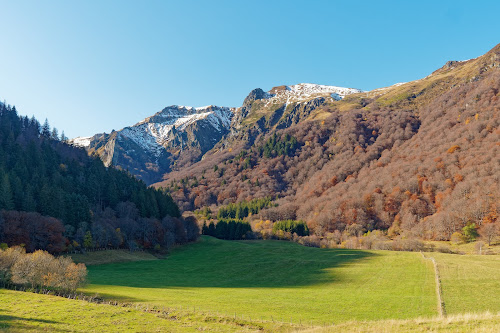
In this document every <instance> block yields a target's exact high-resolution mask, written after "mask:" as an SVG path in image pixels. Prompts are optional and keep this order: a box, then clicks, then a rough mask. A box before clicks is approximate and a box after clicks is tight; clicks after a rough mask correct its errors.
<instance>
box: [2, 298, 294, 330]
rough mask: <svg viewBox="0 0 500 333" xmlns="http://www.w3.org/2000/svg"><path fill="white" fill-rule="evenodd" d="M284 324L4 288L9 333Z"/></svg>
mask: <svg viewBox="0 0 500 333" xmlns="http://www.w3.org/2000/svg"><path fill="white" fill-rule="evenodd" d="M295 329H296V328H294V327H292V326H290V325H286V324H280V323H250V322H248V321H245V320H239V319H236V320H234V319H233V318H223V317H210V316H206V315H201V314H198V315H195V314H189V315H186V314H180V313H177V312H170V313H161V314H160V313H158V314H156V313H150V312H145V311H141V310H136V309H134V308H130V307H120V306H113V305H107V304H94V303H89V302H85V301H78V300H70V299H67V298H63V297H56V296H48V295H39V294H33V293H29V292H19V291H12V290H2V289H0V331H7V332H26V331H30V332H85V333H87V332H199V331H211V332H258V331H268V332H290V331H294V330H295Z"/></svg>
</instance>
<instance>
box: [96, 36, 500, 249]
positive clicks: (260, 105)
mask: <svg viewBox="0 0 500 333" xmlns="http://www.w3.org/2000/svg"><path fill="white" fill-rule="evenodd" d="M499 68H500V45H499V46H496V47H495V48H494V49H492V50H491V51H490V52H488V53H487V54H485V55H483V56H480V57H478V58H475V59H470V60H467V61H449V62H447V63H446V64H445V65H444V66H443V67H441V68H439V69H437V70H436V71H434V72H433V73H431V74H429V75H428V76H427V77H425V78H423V79H420V80H416V81H412V82H406V83H398V84H395V85H393V86H390V87H385V88H380V89H375V90H372V91H361V90H358V89H349V88H340V87H333V86H321V85H313V84H298V85H292V86H278V87H274V88H272V89H271V90H269V91H267V92H265V91H263V90H262V89H254V90H253V91H251V92H250V93H249V95H248V96H247V97H246V98H245V100H244V101H243V104H242V106H241V107H238V108H231V109H227V110H228V111H227V112H226V113H225V114H227V117H226V118H224V119H226V120H227V121H225V122H221V124H222V123H223V124H225V126H224V127H223V126H222V125H221V126H219V127H217V129H215V128H216V127H215V126H211V127H209V125H208V124H207V125H204V126H203V128H204V129H205V130H204V131H202V132H203V133H204V134H206V135H204V136H203V138H204V139H200V137H201V136H200V135H199V133H200V130H199V128H200V127H202V126H201V124H202V123H201V122H202V121H203V119H204V118H202V119H199V118H201V117H199V118H198V117H197V118H190V119H192V121H190V122H189V125H186V126H184V127H182V126H181V127H182V128H181V127H179V128H178V129H177V128H176V132H175V133H174V134H175V135H177V136H176V138H177V140H174V138H173V137H172V135H173V134H172V133H173V127H172V129H170V132H169V131H168V130H167V131H165V132H168V134H167V137H169V138H170V141H165V140H164V139H157V138H160V137H161V138H164V136H161V135H157V134H151V135H149V134H148V136H146V137H147V138H153V139H142V136H141V135H139V134H137V133H148V131H151V130H150V128H153V129H156V128H157V127H159V128H162V126H171V124H172V122H173V121H174V120H173V119H181V118H182V119H187V118H185V117H187V116H186V114H185V113H184V111H182V112H181V111H180V110H182V108H181V107H173V111H174V114H175V117H173V118H170V117H165V118H163V117H156V115H155V116H153V117H151V118H148V119H146V120H144V121H143V122H140V123H139V124H137V125H135V126H133V127H131V128H126V129H124V130H122V131H119V132H113V133H112V134H110V135H107V134H103V135H97V136H94V137H93V138H92V139H91V140H90V145H89V148H88V149H89V151H90V152H97V153H98V154H99V155H100V156H101V158H102V159H103V160H104V161H107V163H108V164H109V162H111V163H112V164H115V165H117V166H120V167H122V168H128V169H129V170H130V172H131V173H133V174H135V175H138V176H139V177H142V179H145V180H146V181H147V182H148V183H151V182H157V183H155V184H154V186H155V187H157V188H166V189H167V190H168V191H169V192H170V193H171V195H172V196H173V198H174V200H175V201H176V202H177V203H178V204H179V205H180V207H181V209H183V210H197V209H202V208H203V209H205V210H206V208H207V207H211V210H212V211H214V210H215V211H216V210H219V209H220V207H221V206H225V205H228V204H232V203H243V202H250V201H251V200H254V199H262V198H272V199H273V202H272V204H270V205H268V206H266V207H263V208H262V209H261V211H260V212H259V213H256V214H254V215H253V216H252V217H251V218H252V219H269V220H272V221H277V220H283V219H301V220H304V221H306V222H307V225H308V227H309V230H310V231H311V233H312V234H314V235H315V236H318V237H320V238H325V237H328V235H333V234H335V233H340V234H346V235H347V236H349V235H351V236H352V235H360V234H361V233H363V232H366V231H371V230H384V231H385V232H387V234H388V235H389V236H391V237H407V238H408V237H410V238H411V237H418V238H421V239H434V240H436V239H437V240H449V239H450V238H451V236H452V235H453V233H455V232H460V231H461V230H462V228H463V227H465V226H467V225H472V226H474V227H477V228H479V227H480V226H481V225H483V224H487V223H497V222H496V221H497V220H498V214H499V213H500V193H499V192H500V186H499V179H500V160H499V158H500V151H499V150H500V141H499V135H500V132H499V124H500V117H499V114H500V112H499V110H500V101H499V97H500V95H499V91H500V70H499ZM167 109H168V108H167ZM189 110H191V111H190V112H191V113H190V115H191V116H192V115H193V114H200V113H199V112H198V111H195V110H197V109H193V108H190V109H189ZM162 112H163V111H162ZM162 112H160V114H161V113H162ZM200 112H201V114H206V113H207V112H208V111H205V110H203V111H200ZM165 119H170V120H165ZM175 121H177V120H175ZM164 123H165V124H167V125H162V124H164ZM132 128H137V129H132ZM168 128H170V127H168ZM208 128H211V129H213V130H208ZM221 128H223V130H220V129H221ZM141 129H142V130H141ZM151 132H152V131H151ZM157 132H161V131H157ZM157 132H155V133H157ZM118 133H124V136H123V138H121V139H118V138H119V135H118ZM130 133H136V134H134V135H135V137H136V139H130V137H129V136H130ZM125 134H126V135H129V136H125ZM138 137H140V138H141V139H138ZM180 138H182V140H181V139H180ZM201 140H203V143H205V145H204V146H203V145H202V142H201ZM125 142H126V143H125ZM129 142H130V143H129ZM160 146H161V147H160ZM144 170H149V173H147V172H145V171H144ZM153 171H154V172H153ZM162 174H163V180H161V179H160V177H161V176H162ZM146 176H148V177H149V178H147V177H146ZM160 180H161V181H160ZM266 200H267V199H266Z"/></svg>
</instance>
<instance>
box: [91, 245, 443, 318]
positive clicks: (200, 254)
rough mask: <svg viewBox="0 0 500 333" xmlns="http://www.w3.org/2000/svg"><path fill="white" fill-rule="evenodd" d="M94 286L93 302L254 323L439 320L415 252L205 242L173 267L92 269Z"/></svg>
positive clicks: (429, 274)
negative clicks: (106, 300) (106, 301)
mask: <svg viewBox="0 0 500 333" xmlns="http://www.w3.org/2000/svg"><path fill="white" fill-rule="evenodd" d="M89 282H90V284H89V285H87V286H86V287H85V288H84V289H83V291H84V292H86V293H88V294H95V293H98V294H99V295H102V296H104V297H107V298H110V299H118V300H121V301H124V302H133V303H148V304H154V305H159V306H165V307H169V308H175V309H177V310H179V311H181V310H183V311H193V312H201V313H215V314H222V315H225V316H231V317H232V316H234V315H236V316H237V317H238V316H243V318H249V320H250V319H254V320H274V321H282V322H292V323H305V322H308V323H312V324H325V323H329V324H331V323H339V322H344V321H348V320H379V319H387V318H391V319H393V318H397V319H406V318H415V317H431V316H433V315H436V314H437V302H436V295H435V282H434V271H433V267H432V264H431V263H430V262H429V261H428V260H424V259H423V258H422V257H421V256H420V254H418V253H409V252H389V251H360V250H344V249H333V250H330V249H317V248H309V247H304V246H300V245H298V244H295V243H292V242H285V241H223V240H218V239H215V238H212V237H202V238H201V240H200V241H199V242H197V243H194V244H190V245H186V246H182V247H180V248H178V249H176V250H174V251H173V253H172V254H171V255H170V256H169V257H168V258H167V259H163V260H154V261H138V262H129V263H114V264H106V265H97V266H89Z"/></svg>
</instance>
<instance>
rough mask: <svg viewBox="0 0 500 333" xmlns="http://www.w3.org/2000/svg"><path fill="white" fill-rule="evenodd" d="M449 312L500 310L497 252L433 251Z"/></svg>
mask: <svg viewBox="0 0 500 333" xmlns="http://www.w3.org/2000/svg"><path fill="white" fill-rule="evenodd" d="M432 256H433V257H434V258H435V259H436V261H437V263H438V268H439V274H440V277H441V288H442V290H443V298H444V303H445V310H446V312H447V313H448V314H459V313H469V312H470V313H478V312H485V311H490V312H498V311H500V256H485V255H483V256H480V255H453V254H443V253H433V254H432Z"/></svg>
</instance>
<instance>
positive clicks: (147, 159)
mask: <svg viewBox="0 0 500 333" xmlns="http://www.w3.org/2000/svg"><path fill="white" fill-rule="evenodd" d="M233 113H234V109H233V108H228V107H218V106H213V105H210V106H204V107H199V108H193V107H188V106H177V105H172V106H168V107H166V108H164V109H163V110H161V111H160V112H158V113H156V114H155V115H153V116H151V117H148V118H146V119H144V120H142V121H140V122H139V123H137V124H135V125H133V126H130V127H125V128H124V129H122V130H120V131H113V132H112V133H111V134H106V133H103V134H96V135H94V136H92V137H79V138H75V139H73V140H70V143H72V144H74V145H76V146H80V147H84V148H86V149H87V150H88V151H89V153H91V154H92V153H97V154H98V155H99V156H100V157H101V159H102V160H103V162H104V164H105V165H106V166H109V165H115V166H118V167H120V168H122V169H124V170H128V171H129V172H131V173H132V174H134V175H136V176H138V177H139V178H141V179H143V180H144V181H145V182H147V183H151V182H154V181H158V180H159V179H161V176H162V175H163V174H164V173H166V172H168V171H170V170H171V169H172V168H175V167H177V168H180V167H182V166H184V165H186V164H189V163H192V162H193V161H197V160H199V158H200V156H202V155H203V154H204V153H205V152H207V151H208V150H210V149H211V148H212V147H213V146H214V145H215V143H217V142H218V141H219V140H220V139H221V138H222V137H223V136H224V135H225V134H227V133H228V132H229V128H230V123H231V119H232V117H233Z"/></svg>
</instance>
